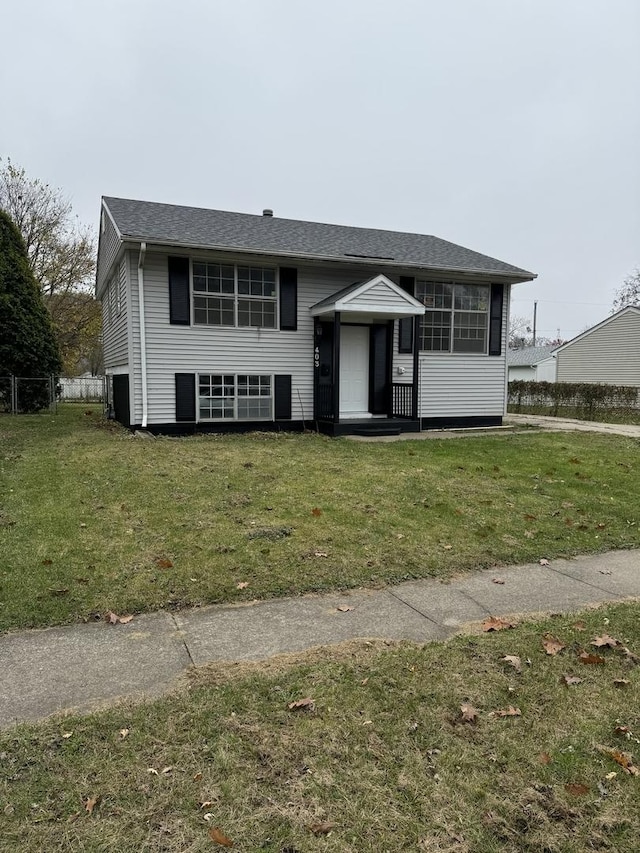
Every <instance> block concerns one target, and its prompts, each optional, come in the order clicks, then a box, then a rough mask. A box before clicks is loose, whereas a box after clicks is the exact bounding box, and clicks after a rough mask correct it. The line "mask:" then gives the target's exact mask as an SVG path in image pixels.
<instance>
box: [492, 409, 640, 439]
mask: <svg viewBox="0 0 640 853" xmlns="http://www.w3.org/2000/svg"><path fill="white" fill-rule="evenodd" d="M504 423H505V424H506V425H507V426H523V427H524V426H534V427H538V428H540V429H550V430H555V431H558V432H561V431H564V430H576V431H578V432H604V433H609V434H610V435H626V436H627V437H628V438H640V426H638V425H635V424H605V423H600V422H598V421H578V420H575V419H573V418H552V417H549V416H548V415H514V414H509V415H505V417H504Z"/></svg>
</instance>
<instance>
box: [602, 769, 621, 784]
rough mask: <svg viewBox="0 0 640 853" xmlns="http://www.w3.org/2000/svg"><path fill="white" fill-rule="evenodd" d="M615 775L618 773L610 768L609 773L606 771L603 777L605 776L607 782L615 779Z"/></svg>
mask: <svg viewBox="0 0 640 853" xmlns="http://www.w3.org/2000/svg"><path fill="white" fill-rule="evenodd" d="M617 775H618V774H617V773H616V771H615V770H612V771H611V773H607V774H606V776H605V777H604V778H605V779H606V780H607V781H608V782H610V781H611V780H612V779H615V778H616V776H617Z"/></svg>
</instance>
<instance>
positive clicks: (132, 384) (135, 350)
mask: <svg viewBox="0 0 640 853" xmlns="http://www.w3.org/2000/svg"><path fill="white" fill-rule="evenodd" d="M125 258H126V261H127V270H128V273H129V282H130V287H129V294H130V299H129V304H130V305H131V311H130V315H129V316H130V322H129V324H128V330H127V331H128V347H129V354H130V360H129V365H130V366H129V396H130V401H129V409H130V416H131V423H132V424H140V423H142V369H141V362H140V300H139V298H138V252H135V251H128V252H127V253H126V255H125ZM146 322H147V323H148V322H149V321H148V319H147V320H146ZM173 419H174V418H172V420H173Z"/></svg>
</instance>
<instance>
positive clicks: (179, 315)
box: [169, 258, 191, 326]
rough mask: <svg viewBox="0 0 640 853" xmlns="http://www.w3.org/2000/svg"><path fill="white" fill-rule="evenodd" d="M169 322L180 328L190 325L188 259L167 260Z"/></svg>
mask: <svg viewBox="0 0 640 853" xmlns="http://www.w3.org/2000/svg"><path fill="white" fill-rule="evenodd" d="M169 322H171V323H174V324H177V325H180V326H188V325H189V324H190V323H191V309H190V305H189V258H169Z"/></svg>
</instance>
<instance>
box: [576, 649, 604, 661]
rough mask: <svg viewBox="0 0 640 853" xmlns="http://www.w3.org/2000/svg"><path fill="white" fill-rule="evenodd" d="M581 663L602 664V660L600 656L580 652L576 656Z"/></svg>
mask: <svg viewBox="0 0 640 853" xmlns="http://www.w3.org/2000/svg"><path fill="white" fill-rule="evenodd" d="M578 658H579V660H580V661H581V663H586V664H603V663H604V658H603V657H602V656H601V655H592V654H590V653H589V652H580V654H579V655H578Z"/></svg>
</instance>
